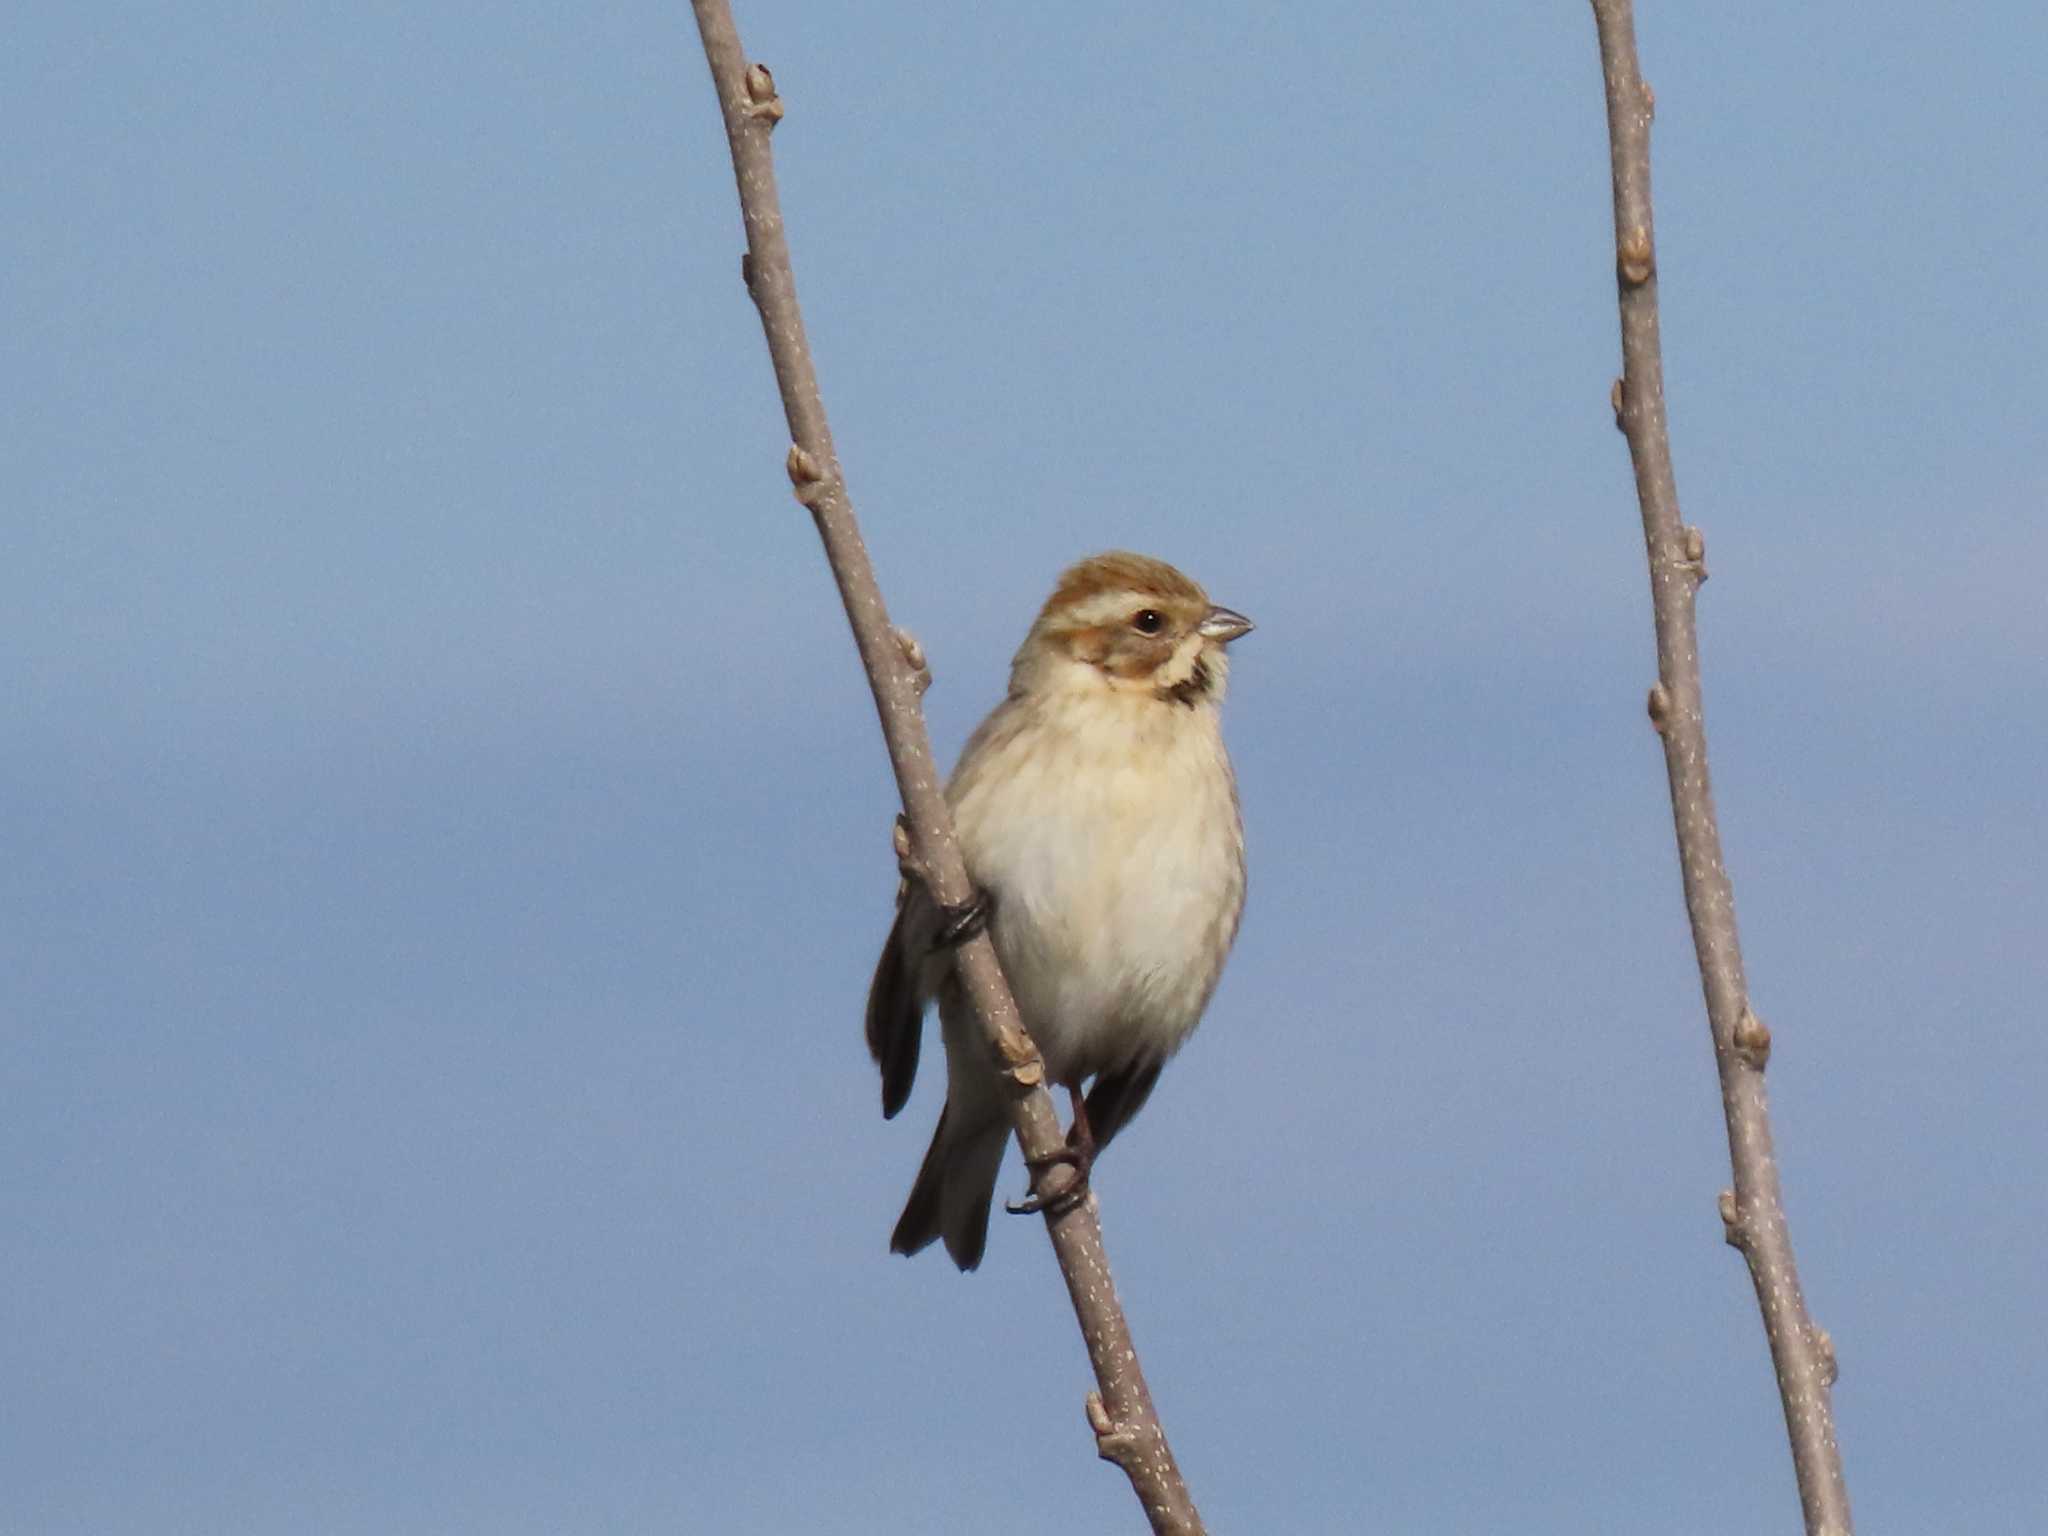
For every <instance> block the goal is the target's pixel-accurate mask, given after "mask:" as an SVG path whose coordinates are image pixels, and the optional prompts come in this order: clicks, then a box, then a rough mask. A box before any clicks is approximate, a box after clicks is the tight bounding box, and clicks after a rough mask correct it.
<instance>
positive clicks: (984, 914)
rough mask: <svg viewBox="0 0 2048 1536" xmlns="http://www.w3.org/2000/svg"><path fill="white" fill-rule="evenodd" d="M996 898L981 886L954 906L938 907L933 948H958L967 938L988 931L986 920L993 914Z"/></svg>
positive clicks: (977, 936)
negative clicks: (937, 920) (936, 928)
mask: <svg viewBox="0 0 2048 1536" xmlns="http://www.w3.org/2000/svg"><path fill="white" fill-rule="evenodd" d="M995 910H996V899H995V897H993V896H991V895H990V894H989V893H988V892H987V891H985V890H983V889H982V888H981V887H979V886H976V887H975V890H974V894H973V895H972V896H970V897H968V898H967V900H965V901H963V902H961V903H960V904H959V905H958V906H956V907H947V906H942V907H940V908H939V931H938V933H937V934H935V935H934V936H933V938H932V948H933V949H958V948H959V947H960V946H961V945H962V944H965V943H966V942H967V941H968V940H969V939H975V938H979V937H980V936H981V935H982V934H984V933H986V932H988V920H989V918H991V917H992V916H994V915H995Z"/></svg>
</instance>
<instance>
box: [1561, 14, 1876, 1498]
mask: <svg viewBox="0 0 2048 1536" xmlns="http://www.w3.org/2000/svg"><path fill="white" fill-rule="evenodd" d="M1592 4H1593V17H1594V20H1595V22H1596V23H1597V24H1598V27H1599V33H1600V62H1601V67H1602V70H1603V72H1604V73H1605V75H1606V79H1607V132H1608V139H1609V143H1610V145H1611V148H1612V151H1613V162H1614V239H1615V277H1616V282H1617V284H1618V286H1619V288H1620V293H1621V356H1622V376H1621V378H1620V379H1618V380H1617V381H1616V383H1615V393H1614V397H1613V404H1614V409H1615V420H1616V424H1617V425H1618V426H1619V427H1620V428H1621V429H1622V431H1623V432H1624V433H1626V434H1627V436H1628V447H1629V456H1630V458H1631V459H1632V460H1633V461H1634V463H1635V474H1636V497H1637V499H1638V500H1639V501H1640V502H1641V503H1642V512H1643V538H1644V541H1645V543H1646V544H1647V546H1648V550H1649V559H1650V594H1651V602H1652V606H1653V608H1654V610H1655V614H1656V624H1657V684H1656V686H1655V687H1653V688H1652V689H1651V690H1650V722H1651V724H1652V725H1653V726H1654V727H1655V728H1656V731H1657V733H1658V734H1659V735H1660V736H1661V737H1662V738H1663V740H1664V764H1665V768H1666V771H1667V773H1668V775H1669V777H1670V781H1671V814H1672V820H1673V822H1674V824H1675V826H1676V829H1677V833H1678V862H1679V868H1680V870H1681V871H1682V872H1683V877H1684V882H1685V907H1686V912H1687V914H1688V915H1689V916H1690V918H1691V920H1692V938H1693V947H1694V949H1695V950H1696V951H1697V952H1698V955H1699V966H1700V983H1701V986H1702V987H1703V989H1704V990H1705V992H1706V999H1707V1023H1708V1026H1709V1027H1710V1028H1711V1029H1712V1031H1713V1037H1714V1059H1715V1062H1716V1064H1717V1066H1718V1068H1719V1071H1720V1075H1721V1105H1722V1109H1723V1111H1724V1113H1725V1114H1726V1116H1727V1120H1728V1156H1729V1162H1730V1164H1731V1165H1732V1167H1733V1169H1734V1175H1735V1187H1734V1189H1732V1190H1729V1191H1727V1192H1725V1193H1723V1194H1722V1196H1721V1218H1722V1221H1723V1222H1724V1224H1725V1228H1726V1234H1727V1238H1728V1241H1729V1242H1730V1243H1731V1244H1733V1245H1734V1247H1735V1248H1736V1249H1738V1250H1739V1251H1740V1252H1741V1254H1742V1256H1743V1258H1744V1259H1745V1260H1746V1261H1747V1262H1748V1264H1749V1273H1750V1279H1751V1280H1752V1281H1753V1282H1754V1283H1755V1286H1756V1296H1757V1304H1758V1305H1759V1307H1761V1309H1762V1311H1763V1320H1764V1332H1765V1334H1766V1336H1767V1337H1768V1338H1769V1340H1770V1346H1771V1362H1772V1364H1773V1366H1775V1368H1776V1370H1777V1376H1778V1392H1779V1395H1780V1396H1781V1397H1782V1398H1783V1399H1784V1405H1785V1427H1786V1431H1787V1433H1788V1435H1789V1436H1790V1438H1791V1442H1792V1466H1793V1471H1794V1473H1795V1474H1796V1476H1797V1477H1798V1480H1799V1502H1800V1506H1801V1508H1802V1510H1803V1511H1804V1514H1805V1517H1806V1529H1807V1531H1808V1533H1809V1536H1822V1533H1825V1536H1849V1533H1850V1531H1851V1529H1852V1526H1851V1522H1850V1516H1849V1492H1848V1487H1847V1484H1846V1483H1845V1482H1844V1481H1843V1478H1842V1455H1841V1448H1840V1447H1839V1445H1837V1443H1836V1439H1835V1418H1834V1407H1833V1404H1832V1402H1831V1400H1830V1397H1829V1388H1830V1387H1831V1386H1832V1384H1833V1382H1834V1379H1835V1358H1834V1349H1833V1346H1832V1344H1831V1343H1830V1341H1829V1339H1828V1336H1827V1334H1826V1333H1825V1332H1823V1331H1822V1330H1821V1329H1819V1328H1817V1327H1815V1326H1814V1323H1813V1320H1812V1319H1811V1318H1809V1317H1808V1316H1807V1313H1806V1301H1805V1298H1804V1296H1802V1294H1801V1293H1800V1289H1799V1271H1798V1268H1797V1266H1796V1265H1795V1264H1794V1263H1793V1258H1792V1237H1791V1232H1790V1229H1789V1228H1788V1227H1787V1225H1786V1222H1785V1207H1784V1200H1783V1197H1782V1195H1781V1193H1780V1191H1779V1187H1778V1167H1777V1161H1776V1158H1775V1156H1774V1154H1773V1152H1772V1149H1771V1123H1770V1108H1769V1103H1768V1101H1767V1099H1766V1097H1765V1093H1764V1067H1765V1063H1766V1062H1767V1061H1768V1060H1769V1059H1770V1052H1771V1033H1770V1031H1769V1030H1768V1029H1767V1028H1766V1027H1765V1026H1764V1023H1763V1021H1762V1020H1761V1019H1759V1018H1758V1017H1757V1016H1756V1014H1755V1012H1754V1011H1752V1009H1751V1008H1750V1005H1749V989H1748V985H1747V983H1746V982H1745V981H1744V980H1743V974H1742V948H1741V944H1740V941H1739V940H1738V938H1737V936H1736V928H1735V891H1734V887H1733V886H1731V885H1730V884H1729V880H1728V872H1727V869H1726V867H1725V866H1724V864H1723V863H1722V858H1721V832H1720V827H1719V825H1718V824H1717V822H1716V820H1715V816H1714V795H1713V788H1712V785H1711V783H1710V782H1709V779H1708V776H1707V732H1706V722H1705V717H1704V714H1703V712H1702V703H1701V692H1700V664H1699V645H1698V632H1697V630H1696V628H1695V625H1694V604H1695V600H1696V598H1697V596H1698V593H1699V588H1700V583H1701V582H1703V581H1705V580H1706V575H1707V571H1706V543H1705V540H1704V539H1703V538H1702V537H1701V535H1700V532H1699V530H1698V529H1697V528H1689V527H1687V526H1686V525H1685V523H1684V522H1683V521H1682V520H1681V519H1680V517H1679V512H1678V485H1677V480H1676V478H1675V476H1674V475H1673V472H1672V468H1671V438H1670V432H1669V428H1668V423H1667V421H1666V418H1665V411H1664V360H1663V349H1662V345H1661V342H1660V341H1659V338H1658V320H1657V248H1656V234H1655V226H1654V224H1653V222H1652V219H1651V210H1650V119H1651V117H1652V115H1653V114H1654V112H1655V109H1656V103H1655V99H1654V98H1653V97H1652V95H1651V93H1650V88H1649V87H1648V86H1647V85H1646V84H1644V82H1643V77H1642V72H1641V69H1640V67H1639V65H1638V63H1637V59H1636V39H1635V16H1634V12H1633V7H1632V3H1631V0H1592Z"/></svg>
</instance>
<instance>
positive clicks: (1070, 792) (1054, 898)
mask: <svg viewBox="0 0 2048 1536" xmlns="http://www.w3.org/2000/svg"><path fill="white" fill-rule="evenodd" d="M1251 627H1252V623H1251V620H1249V619H1247V618H1245V617H1244V616H1243V615H1242V614H1238V613H1233V612H1231V610H1230V609H1228V608H1219V607H1216V606H1215V605H1214V604H1212V603H1211V602H1210V601H1209V598H1208V595H1207V594H1206V593H1204V592H1203V590H1202V589H1201V588H1200V587H1199V586H1197V585H1196V584H1195V583H1194V582H1192V581H1190V580H1189V579H1188V578H1187V577H1186V576H1183V575H1182V574H1181V573H1180V572H1179V571H1177V570H1175V569H1174V568H1173V567H1172V566H1170V565H1167V564H1165V563H1164V562H1163V561H1159V560H1152V559H1148V558H1146V557H1145V556H1143V555H1133V554H1125V553H1120V552H1119V553H1112V554H1106V555H1097V556H1096V557H1095V558H1093V559H1092V560H1084V561H1082V562H1081V563H1080V564H1079V565H1076V566H1074V567H1073V568H1072V569H1071V570H1069V571H1068V572H1067V573H1066V574H1065V575H1063V576H1062V577H1061V578H1060V581H1059V585H1058V586H1057V587H1055V588H1054V589H1053V594H1052V596H1051V597H1050V598H1049V599H1047V601H1046V604H1045V607H1044V608H1043V609H1042V610H1040V612H1039V615H1038V620H1037V622H1036V623H1034V624H1033V625H1032V626H1031V633H1030V634H1028V635H1026V636H1025V637H1024V644H1023V645H1022V646H1021V647H1020V648H1019V649H1018V651H1017V655H1016V658H1015V660H1014V661H1013V662H1012V663H1011V667H1010V692H1009V697H1008V698H1006V699H1004V700H1003V702H1002V703H1001V704H999V705H997V706H996V708H995V711H994V713H992V714H991V715H990V716H989V717H988V718H987V719H986V720H984V721H983V722H982V723H981V727H980V728H979V729H978V730H976V731H975V733H974V735H973V736H972V737H971V738H969V740H968V743H967V747H966V750H965V751H963V752H962V753H961V754H960V763H959V766H958V767H956V768H955V769H954V771H953V777H952V779H951V781H950V782H949V783H948V785H947V787H946V798H947V801H948V802H949V803H950V805H951V807H952V811H953V822H954V826H955V828H956V829H957V830H958V832H959V837H960V849H961V852H962V854H963V855H964V856H965V858H966V861H967V872H968V874H969V876H970V877H971V878H972V879H973V882H974V884H975V887H976V889H977V892H978V893H980V894H979V897H978V899H979V900H980V901H982V902H985V903H986V906H987V914H988V915H987V923H988V930H989V935H990V937H991V938H992V940H993V941H994V943H995V948H996V954H997V957H998V958H999V959H1000V960H1001V962H1002V967H1003V972H1004V974H1005V975H1006V976H1007V977H1008V979H1009V983H1010V990H1011V991H1012V993H1014V994H1015V996H1016V999H1017V1007H1018V1010H1019V1011H1020V1012H1021V1013H1022V1015H1023V1020H1024V1025H1025V1027H1026V1028H1027V1029H1028V1030H1030V1032H1031V1038H1032V1040H1033V1041H1034V1042H1035V1043H1036V1044H1037V1046H1038V1049H1039V1053H1040V1054H1041V1055H1042V1056H1043V1057H1044V1058H1045V1067H1046V1074H1047V1077H1048V1079H1049V1080H1050V1081H1052V1082H1055V1083H1058V1084H1060V1085H1061V1086H1063V1087H1064V1088H1066V1090H1067V1091H1068V1094H1069V1095H1070V1096H1071V1099H1072V1103H1073V1112H1074V1126H1073V1131H1072V1133H1071V1135H1070V1136H1069V1146H1070V1147H1071V1148H1073V1155H1074V1160H1075V1161H1076V1162H1077V1163H1078V1164H1079V1166H1080V1171H1081V1174H1082V1177H1084V1178H1085V1176H1086V1172H1087V1167H1088V1164H1089V1163H1090V1162H1091V1161H1092V1160H1093V1157H1094V1154H1095V1152H1096V1151H1097V1150H1099V1149H1100V1148H1101V1147H1103V1146H1106V1145H1107V1144H1108V1143H1109V1141H1110V1139H1111V1138H1112V1137H1114V1136H1115V1135H1116V1133H1117V1132H1118V1131H1119V1130H1121V1129H1122V1128H1123V1127H1124V1125H1125V1124H1126V1123H1127V1122H1128V1121H1129V1120H1130V1118H1131V1117H1132V1116H1133V1115H1135V1114H1136V1113H1137V1112H1138V1110H1139V1109H1140V1108H1142V1107H1143V1105H1144V1103H1145V1100H1146V1098H1147V1097H1148V1096H1149V1095H1150V1094H1151V1092H1152V1086H1153V1084H1154V1083H1156V1082H1157V1081H1158V1080H1159V1072H1160V1069H1161V1068H1162V1067H1163V1066H1165V1065H1166V1062H1167V1059H1168V1058H1169V1057H1171V1056H1172V1055H1173V1053H1174V1052H1175V1051H1177V1050H1179V1049H1180V1047H1181V1045H1182V1044H1183V1043H1184V1042H1185V1041H1186V1040H1187V1038H1188V1036H1189V1035H1190V1034H1191V1033H1193V1031H1194V1028H1195V1025H1196V1024H1197V1023H1198V1022H1199V1021H1200V1019H1201V1017H1202V1010H1203V1008H1204V1007H1206V1006H1207V1004H1208V1001H1209V994H1210V993H1211V992H1212V991H1213V990H1214V989H1215V986H1216V979H1217V977H1218V976H1219V975H1220V974H1221V973H1222V970H1223V961H1224V957H1225V956H1227V955H1228V954H1229V953H1230V946H1231V943H1232V941H1233V940H1234V939H1235V938H1236V937H1237V923H1238V918H1239V916H1240V915H1241V914H1242V912H1243V910H1244V891H1245V870H1244V829H1243V825H1242V823H1241V822H1240V821H1239V819H1238V807H1237V782H1236V780H1235V778H1234V777H1233V776H1232V774H1231V771H1230V759H1229V757H1228V756H1227V755H1226V754H1225V752H1224V750H1223V733H1222V722H1221V706H1222V703H1223V692H1224V683H1225V680H1226V677H1227V676H1228V673H1229V661H1228V659H1227V656H1226V652H1225V649H1224V648H1225V647H1226V646H1228V645H1229V644H1230V642H1231V641H1233V640H1235V639H1237V638H1238V637H1239V636H1241V635H1243V634H1246V633H1247V632H1249V631H1250V629H1251ZM949 927H950V928H952V929H953V931H954V932H957V930H958V925H957V924H949V922H948V918H947V915H946V914H943V913H941V911H940V909H939V907H938V905H937V903H936V902H935V901H934V900H933V898H932V896H931V895H930V893H929V892H928V891H926V890H925V888H924V886H923V885H922V884H921V883H920V882H918V881H916V880H914V879H906V880H905V881H904V883H903V886H902V889H901V890H900V892H899V894H898V897H897V905H896V923H895V926H894V927H893V928H891V929H890V931H889V939H888V942H887V943H886V944H885V945H884V946H883V949H882V958H881V962H880V964H878V965H877V966H876V968H875V979H874V984H873V986H872V988H871V989H870V991H869V993H868V1008H867V1038H868V1049H869V1051H870V1052H872V1053H873V1055H874V1058H875V1062H876V1064H877V1065H878V1066H879V1067H880V1068H881V1070H882V1113H883V1114H884V1115H885V1116H894V1115H895V1114H896V1112H897V1111H898V1110H900V1109H901V1108H902V1107H903V1104H904V1101H905V1100H906V1099H908V1098H909V1097H910V1085H911V1081H912V1079H914V1078H915V1077H916V1075H917V1058H918V1046H919V1041H920V1038H921V1036H922V1034H923V1032H924V1011H925V1009H926V1007H927V1006H928V1005H929V1004H930V1003H931V1002H932V1001H933V1000H934V999H936V1000H937V1002H938V1005H939V1021H940V1025H941V1028H942V1032H943V1034H944V1037H945V1042H946V1107H945V1109H944V1111H943V1112H942V1113H941V1114H940V1116H939V1124H938V1129H937V1131H936V1132H934V1133H933V1136H932V1144H931V1150H930V1151H928V1152H927V1153H926V1154H925V1159H924V1166H923V1167H922V1168H920V1169H919V1170H918V1175H917V1183H916V1184H915V1185H914V1186H913V1187H912V1189H911V1191H910V1200H909V1203H908V1204H906V1205H905V1206H904V1208H903V1215H902V1218H901V1219H900V1220H899V1221H898V1222H897V1223H896V1231H895V1234H894V1236H893V1237H892V1238H891V1239H890V1243H889V1246H890V1248H891V1249H892V1250H893V1251H895V1252H897V1253H905V1254H910V1253H916V1252H918V1251H919V1250H920V1249H922V1248H924V1247H925V1246H926V1245H928V1244H929V1243H930V1242H931V1241H932V1240H933V1239H934V1238H944V1239H945V1243H946V1252H947V1253H948V1254H950V1255H951V1256H952V1259H953V1262H954V1263H955V1264H957V1265H959V1266H960V1268H962V1269H963V1270H965V1269H972V1268H974V1267H975V1266H976V1265H977V1264H979V1263H980V1262H981V1255H982V1248H983V1246H984V1245H985V1243H986V1242H987V1239H988V1214H989V1201H990V1199H991V1198H992V1197H993V1195H994V1193H995V1185H996V1174H997V1171H998V1169H999V1168H1000V1166H1001V1164H1002V1160H1003V1148H1004V1144H1005V1140H1006V1137H1007V1135H1008V1131H1009V1122H1008V1118H1007V1115H1006V1113H1005V1108H1004V1104H1005V1100H1004V1093H1003V1089H1002V1087H1001V1084H1000V1080H999V1078H998V1077H997V1075H996V1070H995V1068H994V1066H993V1065H992V1063H991V1060H990V1056H989V1050H988V1047H987V1045H986V1044H984V1042H983V1039H982V1034H981V1026H980V1024H979V1023H978V1022H977V1020H976V1018H975V1015H974V1012H973V1009H972V1008H971V1007H970V1006H969V1005H968V1003H967V1000H966V998H965V996H964V995H963V993H962V991H961V988H960V984H959V982H958V980H957V978H956V977H955V976H954V974H953V964H952V951H951V949H950V948H949V947H948V946H947V943H946V938H947V935H948V929H949ZM1089 1078H1093V1079H1094V1084H1093V1086H1092V1087H1091V1088H1090V1089H1089V1091H1088V1094H1087V1097H1086V1099H1085V1100H1083V1098H1082V1096H1081V1085H1082V1083H1083V1082H1084V1081H1085V1080H1087V1079H1089ZM1077 1185H1078V1181H1077Z"/></svg>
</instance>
